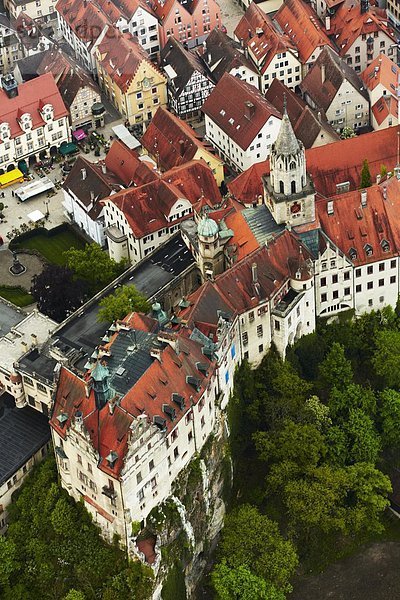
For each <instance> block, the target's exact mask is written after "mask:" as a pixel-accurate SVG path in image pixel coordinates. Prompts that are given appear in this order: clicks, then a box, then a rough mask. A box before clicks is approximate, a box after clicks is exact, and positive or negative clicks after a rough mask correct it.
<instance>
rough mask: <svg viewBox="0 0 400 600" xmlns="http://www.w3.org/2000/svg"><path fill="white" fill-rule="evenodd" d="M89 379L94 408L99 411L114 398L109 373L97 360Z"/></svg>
mask: <svg viewBox="0 0 400 600" xmlns="http://www.w3.org/2000/svg"><path fill="white" fill-rule="evenodd" d="M90 377H91V384H92V387H93V391H94V398H95V402H96V408H97V409H98V410H101V409H102V408H103V406H105V405H106V403H107V402H108V400H110V399H111V398H112V397H113V396H114V390H113V389H112V387H111V386H110V371H109V370H108V369H107V367H106V366H105V365H104V364H102V363H101V362H100V361H99V360H98V361H97V363H96V365H95V367H94V368H93V369H92V371H91V373H90Z"/></svg>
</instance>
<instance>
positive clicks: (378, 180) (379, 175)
mask: <svg viewBox="0 0 400 600" xmlns="http://www.w3.org/2000/svg"><path fill="white" fill-rule="evenodd" d="M381 179H382V175H381V174H380V173H378V175H377V176H376V183H378V184H379V183H380V182H381Z"/></svg>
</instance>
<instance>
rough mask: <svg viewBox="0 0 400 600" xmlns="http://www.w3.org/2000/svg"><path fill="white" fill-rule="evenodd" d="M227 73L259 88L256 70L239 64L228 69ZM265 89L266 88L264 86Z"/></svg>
mask: <svg viewBox="0 0 400 600" xmlns="http://www.w3.org/2000/svg"><path fill="white" fill-rule="evenodd" d="M228 73H229V75H232V76H233V77H238V78H239V79H241V80H242V81H245V82H246V83H249V84H250V85H254V87H255V88H257V89H260V79H259V77H258V74H257V71H256V70H254V71H253V70H252V69H249V67H247V66H246V65H240V66H237V67H233V68H232V69H230V71H228ZM265 89H266V88H265Z"/></svg>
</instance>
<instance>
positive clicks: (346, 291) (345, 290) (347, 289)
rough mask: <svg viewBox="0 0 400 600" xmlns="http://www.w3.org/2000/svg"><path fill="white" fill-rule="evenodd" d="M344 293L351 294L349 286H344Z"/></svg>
mask: <svg viewBox="0 0 400 600" xmlns="http://www.w3.org/2000/svg"><path fill="white" fill-rule="evenodd" d="M344 295H345V296H350V288H349V287H347V288H344Z"/></svg>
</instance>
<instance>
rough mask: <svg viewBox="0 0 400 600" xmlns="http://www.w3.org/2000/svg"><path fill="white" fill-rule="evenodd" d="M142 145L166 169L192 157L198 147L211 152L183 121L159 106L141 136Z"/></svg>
mask: <svg viewBox="0 0 400 600" xmlns="http://www.w3.org/2000/svg"><path fill="white" fill-rule="evenodd" d="M141 141H142V146H143V147H144V148H146V150H147V152H148V153H149V154H151V156H153V157H157V158H156V160H157V164H158V165H159V167H160V168H161V169H162V170H163V171H166V170H168V169H171V168H172V167H176V166H177V165H181V164H184V163H186V162H188V161H190V160H192V159H193V157H194V156H195V154H196V152H197V151H198V150H199V149H203V150H205V151H206V152H209V153H210V154H212V151H211V150H212V149H211V147H208V145H207V144H205V143H204V142H202V140H201V139H200V138H199V136H198V135H197V133H196V132H195V130H194V129H192V127H190V125H189V124H188V123H186V122H185V121H182V119H180V118H179V117H177V116H175V115H173V114H172V113H171V112H170V111H169V110H167V109H166V108H164V107H162V106H160V107H159V108H158V109H157V112H156V114H155V115H154V117H153V118H152V120H151V122H150V124H149V126H148V127H147V129H146V131H145V133H144V135H143V137H142V140H141Z"/></svg>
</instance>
